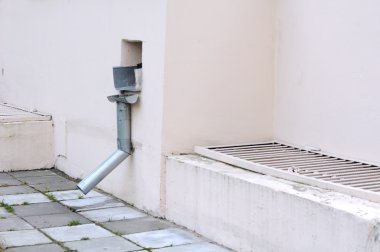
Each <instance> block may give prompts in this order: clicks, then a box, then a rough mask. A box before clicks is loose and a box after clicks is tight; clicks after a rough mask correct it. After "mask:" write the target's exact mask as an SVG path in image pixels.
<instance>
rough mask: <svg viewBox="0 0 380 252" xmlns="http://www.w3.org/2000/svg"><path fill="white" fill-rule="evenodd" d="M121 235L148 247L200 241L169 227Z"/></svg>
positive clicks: (191, 235) (190, 234)
mask: <svg viewBox="0 0 380 252" xmlns="http://www.w3.org/2000/svg"><path fill="white" fill-rule="evenodd" d="M123 237H125V238H127V239H128V240H130V241H133V242H135V243H137V244H139V245H140V246H143V247H148V248H162V247H167V246H177V245H183V244H191V243H196V242H200V241H202V240H201V239H200V238H199V237H197V236H195V235H194V234H192V233H190V232H187V231H184V230H182V229H179V228H169V229H162V230H156V231H149V232H142V233H137V234H129V235H123Z"/></svg>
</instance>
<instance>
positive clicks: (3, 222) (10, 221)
mask: <svg viewBox="0 0 380 252" xmlns="http://www.w3.org/2000/svg"><path fill="white" fill-rule="evenodd" d="M26 229H33V227H32V226H31V225H30V224H28V223H27V222H26V221H24V220H22V219H20V218H18V217H16V216H15V217H14V218H6V219H0V232H4V231H16V230H26Z"/></svg>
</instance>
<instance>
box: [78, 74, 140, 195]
mask: <svg viewBox="0 0 380 252" xmlns="http://www.w3.org/2000/svg"><path fill="white" fill-rule="evenodd" d="M114 78H115V70H114ZM115 87H116V82H115ZM117 89H118V88H117ZM125 89H126V88H124V90H125ZM127 89H129V90H132V91H123V90H122V89H119V90H121V94H119V95H113V96H109V97H108V100H109V101H110V102H116V107H117V150H116V151H115V152H114V153H113V154H112V155H111V156H109V157H108V158H107V159H106V160H105V161H103V163H101V164H100V165H99V166H98V167H97V168H96V169H95V170H94V171H93V172H92V173H90V175H88V176H87V177H86V178H84V179H83V180H82V181H81V182H80V183H79V184H78V185H77V187H78V188H79V189H80V190H81V191H82V192H83V193H84V194H87V193H88V192H90V191H91V190H92V189H93V188H94V187H95V186H96V185H97V184H98V183H99V182H100V181H102V180H103V179H104V178H105V177H106V176H107V175H108V174H109V173H110V172H111V171H113V170H114V169H115V168H116V167H117V166H118V165H119V164H120V163H121V162H123V161H124V160H125V159H126V158H127V157H129V156H130V155H132V152H133V148H132V143H131V104H134V103H136V102H137V100H138V97H139V95H138V93H137V91H138V90H133V88H131V87H129V88H127Z"/></svg>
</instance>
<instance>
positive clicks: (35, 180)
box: [18, 175, 70, 185]
mask: <svg viewBox="0 0 380 252" xmlns="http://www.w3.org/2000/svg"><path fill="white" fill-rule="evenodd" d="M18 180H20V181H22V182H24V183H27V184H29V185H37V184H50V183H61V182H69V181H70V180H68V179H65V178H63V177H61V176H58V175H50V176H36V177H22V178H18Z"/></svg>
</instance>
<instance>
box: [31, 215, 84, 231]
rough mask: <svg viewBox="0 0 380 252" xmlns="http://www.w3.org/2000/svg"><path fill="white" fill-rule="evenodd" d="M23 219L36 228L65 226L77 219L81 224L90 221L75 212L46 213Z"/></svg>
mask: <svg viewBox="0 0 380 252" xmlns="http://www.w3.org/2000/svg"><path fill="white" fill-rule="evenodd" d="M24 219H25V220H26V221H27V222H29V223H30V224H32V225H33V226H35V227H36V228H49V227H62V226H67V225H68V223H69V222H70V221H73V220H77V221H79V222H80V223H81V224H88V223H91V222H90V221H89V220H87V219H86V218H83V217H82V216H81V215H79V214H77V213H72V212H71V213H63V214H48V215H35V216H27V217H24Z"/></svg>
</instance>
